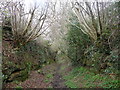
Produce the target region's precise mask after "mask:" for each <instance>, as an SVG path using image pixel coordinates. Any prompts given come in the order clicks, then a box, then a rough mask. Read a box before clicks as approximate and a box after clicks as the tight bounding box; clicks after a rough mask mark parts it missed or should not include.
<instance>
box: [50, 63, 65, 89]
mask: <svg viewBox="0 0 120 90" xmlns="http://www.w3.org/2000/svg"><path fill="white" fill-rule="evenodd" d="M60 68H61V64H58V67H56V69H55V73H54V78H53V81H52V82H51V83H52V86H53V88H67V87H66V86H65V84H64V80H63V78H62V75H61V74H60V72H59V71H60Z"/></svg>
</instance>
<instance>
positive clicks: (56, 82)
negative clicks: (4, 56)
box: [4, 63, 67, 88]
mask: <svg viewBox="0 0 120 90" xmlns="http://www.w3.org/2000/svg"><path fill="white" fill-rule="evenodd" d="M60 68H61V64H59V63H53V64H50V65H47V66H45V67H44V68H43V69H42V71H43V73H41V74H39V73H38V72H37V71H31V73H30V76H29V78H28V79H27V80H25V81H24V82H20V83H19V84H16V83H13V82H11V83H7V84H6V85H5V86H4V88H16V87H17V86H21V87H22V88H49V87H52V88H67V87H66V86H65V84H64V82H65V81H64V80H63V78H62V75H61V73H60ZM48 73H50V74H52V75H53V79H52V81H50V82H45V79H46V74H48Z"/></svg>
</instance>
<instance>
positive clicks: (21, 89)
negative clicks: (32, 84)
mask: <svg viewBox="0 0 120 90" xmlns="http://www.w3.org/2000/svg"><path fill="white" fill-rule="evenodd" d="M15 90H23V87H22V86H16V88H15Z"/></svg>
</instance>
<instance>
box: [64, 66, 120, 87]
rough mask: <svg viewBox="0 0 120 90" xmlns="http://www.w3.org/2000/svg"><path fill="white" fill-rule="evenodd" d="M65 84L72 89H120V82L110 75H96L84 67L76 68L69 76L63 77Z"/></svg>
mask: <svg viewBox="0 0 120 90" xmlns="http://www.w3.org/2000/svg"><path fill="white" fill-rule="evenodd" d="M63 78H64V79H65V80H66V82H65V84H66V85H67V86H68V87H70V88H75V87H77V86H80V84H82V87H78V88H120V86H119V84H120V81H119V80H117V79H112V78H111V77H109V76H108V75H100V74H94V73H92V72H90V71H89V70H87V69H86V68H83V67H75V68H74V69H73V70H72V71H71V72H69V73H68V75H66V76H64V77H63ZM79 79H80V80H79Z"/></svg>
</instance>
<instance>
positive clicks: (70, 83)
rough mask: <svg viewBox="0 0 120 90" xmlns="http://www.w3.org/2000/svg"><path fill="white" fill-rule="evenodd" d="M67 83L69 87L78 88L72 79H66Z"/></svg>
mask: <svg viewBox="0 0 120 90" xmlns="http://www.w3.org/2000/svg"><path fill="white" fill-rule="evenodd" d="M65 85H66V86H67V87H68V88H78V87H77V85H76V84H75V83H74V82H72V81H70V80H69V81H66V82H65Z"/></svg>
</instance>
